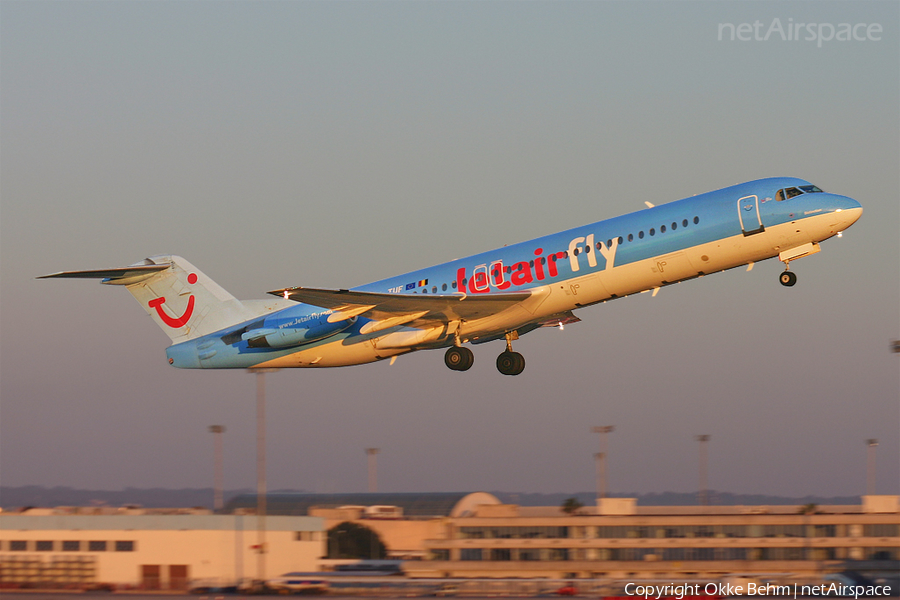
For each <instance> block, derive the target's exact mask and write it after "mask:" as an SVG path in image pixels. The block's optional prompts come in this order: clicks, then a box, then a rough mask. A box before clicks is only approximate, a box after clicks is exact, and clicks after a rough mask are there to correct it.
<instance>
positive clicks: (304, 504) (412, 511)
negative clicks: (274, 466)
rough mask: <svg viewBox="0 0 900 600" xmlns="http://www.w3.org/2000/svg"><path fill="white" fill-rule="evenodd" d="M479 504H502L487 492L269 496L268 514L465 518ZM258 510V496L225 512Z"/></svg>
mask: <svg viewBox="0 0 900 600" xmlns="http://www.w3.org/2000/svg"><path fill="white" fill-rule="evenodd" d="M479 504H500V501H499V500H498V499H497V498H495V497H494V496H492V495H491V494H488V493H485V492H474V493H472V492H435V493H420V492H410V493H399V494H390V493H376V494H266V514H269V515H306V514H309V509H310V508H340V507H342V506H399V507H400V508H402V509H403V516H404V517H451V516H452V517H457V516H466V513H470V512H472V511H474V509H475V507H476V506H477V505H479ZM240 509H245V510H255V509H256V494H240V495H238V496H235V497H234V498H232V499H231V500H229V501H228V502H227V503H226V505H225V508H224V509H223V510H222V512H225V513H233V512H235V511H237V510H240Z"/></svg>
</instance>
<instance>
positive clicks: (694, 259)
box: [39, 177, 862, 375]
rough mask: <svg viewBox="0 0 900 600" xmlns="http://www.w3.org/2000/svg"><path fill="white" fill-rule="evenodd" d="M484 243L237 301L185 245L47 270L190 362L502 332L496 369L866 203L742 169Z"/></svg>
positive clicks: (478, 339) (310, 360)
mask: <svg viewBox="0 0 900 600" xmlns="http://www.w3.org/2000/svg"><path fill="white" fill-rule="evenodd" d="M645 204H646V205H647V208H646V209H642V210H640V211H637V212H633V213H630V214H626V215H623V216H620V217H615V218H612V219H608V220H605V221H599V222H596V223H592V224H590V225H584V226H581V227H575V228H573V229H569V230H567V231H562V232H560V233H555V234H552V235H548V236H545V237H541V238H537V239H534V240H530V241H527V242H521V243H518V244H515V245H510V246H504V247H502V248H498V249H496V250H491V251H489V252H482V253H480V254H476V255H474V256H470V257H468V258H461V259H457V260H453V261H450V262H447V263H444V264H440V265H436V266H433V267H428V268H425V269H421V270H418V271H413V272H411V273H406V274H404V275H398V276H396V277H391V278H388V279H383V280H381V281H376V282H374V283H370V284H367V285H363V286H360V287H356V288H352V289H319V288H307V287H289V288H283V289H279V290H274V291H271V292H269V294H271V295H272V296H273V298H271V299H269V300H244V301H240V300H238V299H236V298H235V297H234V296H232V295H231V294H229V293H228V292H226V291H225V290H224V289H222V288H221V287H219V286H218V285H217V284H216V283H215V282H213V280H212V279H210V278H209V277H207V276H206V275H204V274H203V273H202V272H201V271H199V270H198V269H197V268H196V267H194V266H193V265H192V264H191V263H189V262H188V261H186V260H185V259H183V258H181V257H179V256H154V257H151V258H147V259H144V260H143V261H142V262H139V263H136V264H133V265H130V266H127V267H119V268H113V269H100V270H90V271H65V272H60V273H53V274H51V275H44V276H42V277H39V279H45V278H95V279H100V283H104V284H108V285H123V286H125V289H127V290H128V291H129V292H131V294H132V295H133V296H134V297H135V298H136V299H137V301H138V302H140V304H141V306H143V307H144V310H146V312H147V313H148V314H149V315H150V317H151V318H152V319H153V321H154V322H155V323H156V324H157V325H159V327H161V328H162V330H163V331H165V332H166V333H167V334H168V335H169V338H170V339H171V341H172V345H170V346H169V347H168V349H167V350H166V355H167V357H168V362H169V364H170V365H172V366H173V367H178V368H184V369H198V368H199V369H235V368H247V369H261V368H291V367H341V366H347V365H358V364H364V363H370V362H375V361H378V360H384V359H390V360H391V362H392V363H393V361H394V360H395V359H396V357H397V356H399V355H402V354H406V353H408V352H413V351H416V350H425V349H446V351H445V354H444V362H445V364H446V365H447V367H449V368H450V369H452V370H454V371H466V370H468V369H469V368H470V367H471V366H472V364H473V362H474V356H473V353H472V350H471V349H470V348H469V347H467V346H466V345H464V344H481V343H485V342H490V341H494V340H505V342H506V349H505V350H504V351H503V352H502V353H501V354H500V355H499V356H498V357H497V369H498V370H499V371H500V373H502V374H504V375H518V374H520V373H522V371H523V370H524V368H525V359H524V357H523V356H522V355H521V354H519V353H518V352H514V351H513V348H512V343H513V342H514V341H515V340H517V339H518V338H519V337H520V336H522V335H524V334H526V333H528V332H530V331H533V330H535V329H538V328H540V327H559V328H563V327H564V326H565V325H568V324H570V323H575V322H578V321H580V319H579V318H578V317H576V316H575V314H574V312H573V311H575V310H578V309H580V308H584V307H586V306H591V305H594V304H598V303H602V302H606V301H609V300H613V299H617V298H624V297H626V296H630V295H632V294H637V293H640V292H646V291H651V290H652V293H653V295H654V296H655V295H656V293H657V292H658V291H659V289H660V288H662V287H664V286H667V285H671V284H673V283H678V282H681V281H685V280H688V279H694V278H697V277H702V276H704V275H709V274H711V273H716V272H719V271H724V270H726V269H732V268H735V267H739V266H743V265H749V267H748V268H752V266H753V265H754V264H755V263H756V262H759V261H762V260H765V259H769V258H774V257H778V260H779V261H781V262H783V263H784V271H783V272H782V273H781V275H780V277H779V280H780V282H781V284H782V285H784V286H788V287H790V286H793V285H794V284H795V283H796V281H797V276H796V275H795V274H794V272H793V271H791V270H790V264H791V263H792V262H793V261H795V260H798V259H800V258H804V257H807V256H810V255H812V254H815V253H817V252H819V250H820V245H819V244H820V242H822V241H824V240H826V239H829V238H831V237H833V236H840V235H841V234H842V232H843V231H844V230H845V229H847V228H848V227H850V225H852V224H853V223H855V222H856V220H857V219H859V217H860V216H861V215H862V206H861V205H860V203H859V202H857V201H856V200H853V199H852V198H849V197H847V196H841V195H837V194H830V193H826V192H823V191H822V190H821V189H820V188H818V187H816V186H815V185H813V184H811V183H810V182H808V181H805V180H803V179H797V178H790V177H780V178H768V179H759V180H756V181H750V182H747V183H742V184H739V185H735V186H731V187H727V188H723V189H720V190H717V191H713V192H708V193H705V194H700V195H696V196H693V197H690V198H685V199H683V200H678V201H675V202H669V203H666V204H661V205H659V206H655V205H653V204H651V203H650V202H645Z"/></svg>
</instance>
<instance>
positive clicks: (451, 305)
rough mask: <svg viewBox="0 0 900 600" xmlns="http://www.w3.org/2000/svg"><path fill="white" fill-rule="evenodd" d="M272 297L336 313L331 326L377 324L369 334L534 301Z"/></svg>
mask: <svg viewBox="0 0 900 600" xmlns="http://www.w3.org/2000/svg"><path fill="white" fill-rule="evenodd" d="M269 293H270V294H272V295H274V296H281V297H282V298H287V299H290V300H294V301H296V302H303V303H305V304H312V305H313V306H321V307H322V308H330V309H331V310H333V311H335V312H334V313H333V314H332V315H331V316H329V317H328V320H329V321H330V322H335V321H343V320H344V319H348V318H350V317H355V316H363V317H366V318H367V319H372V320H373V321H377V323H375V324H371V325H369V326H367V327H366V331H365V332H366V333H367V332H371V331H379V330H381V329H386V328H388V327H393V326H395V325H409V326H410V327H419V328H425V327H434V326H436V325H440V324H444V323H450V322H453V321H461V320H466V321H472V320H475V319H480V318H483V317H489V316H491V315H494V314H497V313H498V312H500V311H502V310H504V309H507V308H510V307H512V306H515V305H516V304H518V303H520V302H522V301H523V300H526V299H528V298H529V297H531V292H516V293H512V294H479V295H474V294H473V295H466V294H449V295H437V294H434V295H427V294H382V293H377V292H355V291H351V290H323V289H316V288H303V287H294V288H285V289H282V290H274V291H271V292H269Z"/></svg>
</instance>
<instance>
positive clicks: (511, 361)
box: [497, 350, 525, 375]
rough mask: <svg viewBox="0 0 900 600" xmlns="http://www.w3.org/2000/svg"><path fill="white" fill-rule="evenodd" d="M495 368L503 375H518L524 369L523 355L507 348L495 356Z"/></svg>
mask: <svg viewBox="0 0 900 600" xmlns="http://www.w3.org/2000/svg"><path fill="white" fill-rule="evenodd" d="M497 370H498V371H500V372H501V373H503V374H504V375H518V374H519V373H521V372H522V371H524V370H525V357H524V356H522V355H521V354H519V353H518V352H511V351H509V350H507V351H506V352H503V353H502V354H500V356H498V357H497Z"/></svg>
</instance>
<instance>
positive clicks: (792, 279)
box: [778, 271, 797, 287]
mask: <svg viewBox="0 0 900 600" xmlns="http://www.w3.org/2000/svg"><path fill="white" fill-rule="evenodd" d="M778 281H780V282H781V285H783V286H785V287H791V286H792V285H794V284H795V283H797V276H796V275H795V274H793V273H791V272H790V271H785V272H784V273H782V274H781V277H779V278H778Z"/></svg>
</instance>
